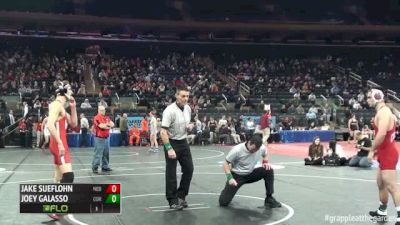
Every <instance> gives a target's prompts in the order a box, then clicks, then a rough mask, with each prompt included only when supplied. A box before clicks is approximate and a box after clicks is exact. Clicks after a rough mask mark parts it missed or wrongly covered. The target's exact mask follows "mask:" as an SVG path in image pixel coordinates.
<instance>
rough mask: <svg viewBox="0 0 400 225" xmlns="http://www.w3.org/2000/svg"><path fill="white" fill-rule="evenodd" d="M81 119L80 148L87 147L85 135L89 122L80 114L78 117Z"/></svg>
mask: <svg viewBox="0 0 400 225" xmlns="http://www.w3.org/2000/svg"><path fill="white" fill-rule="evenodd" d="M80 118H81V121H80V122H81V144H80V147H88V146H89V145H88V143H87V133H88V130H89V121H88V119H87V118H86V117H85V114H83V113H81V115H80Z"/></svg>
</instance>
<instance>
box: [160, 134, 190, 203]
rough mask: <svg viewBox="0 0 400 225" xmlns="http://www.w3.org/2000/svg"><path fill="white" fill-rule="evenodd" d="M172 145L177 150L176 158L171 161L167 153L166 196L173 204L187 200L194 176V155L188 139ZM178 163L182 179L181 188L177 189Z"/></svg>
mask: <svg viewBox="0 0 400 225" xmlns="http://www.w3.org/2000/svg"><path fill="white" fill-rule="evenodd" d="M170 144H171V145H172V148H173V149H174V150H175V153H176V158H175V159H170V158H169V157H168V153H167V152H166V151H165V147H164V153H165V161H166V169H165V186H166V189H165V194H166V197H167V200H168V201H169V202H170V203H171V202H172V201H176V200H177V199H178V198H183V199H184V198H185V197H186V196H187V195H188V193H189V187H190V182H191V180H192V176H193V160H192V154H191V153H190V147H189V144H188V143H187V141H186V138H185V139H183V140H171V139H170ZM177 162H179V164H180V165H181V168H182V177H181V182H180V185H179V188H177V178H176V165H177Z"/></svg>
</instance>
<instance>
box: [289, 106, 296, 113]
mask: <svg viewBox="0 0 400 225" xmlns="http://www.w3.org/2000/svg"><path fill="white" fill-rule="evenodd" d="M288 113H289V114H295V113H296V108H295V107H294V105H293V104H291V105H290V107H289V108H288Z"/></svg>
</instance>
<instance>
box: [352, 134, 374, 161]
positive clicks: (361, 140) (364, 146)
mask: <svg viewBox="0 0 400 225" xmlns="http://www.w3.org/2000/svg"><path fill="white" fill-rule="evenodd" d="M355 138H356V140H357V145H356V148H357V149H358V152H357V155H355V156H353V157H352V158H351V160H350V162H349V166H356V167H371V165H372V162H370V161H369V160H368V153H369V148H370V147H371V146H372V141H371V140H370V139H369V138H368V137H366V136H364V135H363V134H362V132H361V131H356V132H355Z"/></svg>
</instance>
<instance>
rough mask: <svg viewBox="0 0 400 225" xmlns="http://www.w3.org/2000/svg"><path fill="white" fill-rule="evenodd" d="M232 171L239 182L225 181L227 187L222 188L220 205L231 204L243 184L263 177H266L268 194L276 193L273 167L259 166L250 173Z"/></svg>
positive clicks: (265, 183)
mask: <svg viewBox="0 0 400 225" xmlns="http://www.w3.org/2000/svg"><path fill="white" fill-rule="evenodd" d="M231 173H232V176H233V179H235V180H236V182H237V186H231V185H229V182H228V181H227V182H226V183H225V188H224V190H222V192H221V195H220V196H219V204H220V206H227V205H229V203H230V202H231V201H232V199H233V197H235V194H236V192H237V191H238V190H239V188H240V187H241V186H242V185H243V184H249V183H254V182H256V181H259V180H261V179H264V185H265V191H266V196H269V195H272V194H273V193H274V170H273V169H272V168H271V169H269V170H266V169H265V168H264V167H258V168H256V169H254V170H253V172H251V173H250V174H248V175H239V174H236V173H234V172H232V171H231Z"/></svg>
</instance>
